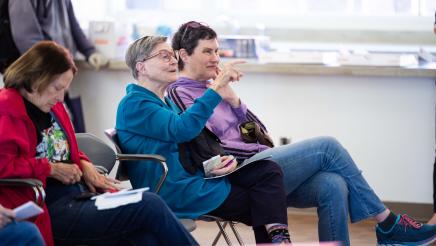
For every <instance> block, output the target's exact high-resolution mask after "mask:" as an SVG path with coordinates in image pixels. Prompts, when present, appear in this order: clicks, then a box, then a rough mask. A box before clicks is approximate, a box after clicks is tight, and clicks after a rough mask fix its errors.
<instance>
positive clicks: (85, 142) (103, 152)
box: [76, 133, 117, 172]
mask: <svg viewBox="0 0 436 246" xmlns="http://www.w3.org/2000/svg"><path fill="white" fill-rule="evenodd" d="M76 139H77V144H78V145H79V149H80V150H81V151H83V152H84V153H85V154H86V155H87V156H88V157H89V159H90V160H91V161H92V163H93V164H94V165H96V166H102V167H104V168H106V169H107V170H108V172H110V171H111V170H112V168H113V167H114V165H115V163H116V160H117V157H116V154H115V151H114V150H113V149H112V148H111V147H110V146H109V145H107V144H106V143H105V142H103V141H102V140H101V139H99V138H98V137H96V136H95V135H92V134H90V133H76Z"/></svg>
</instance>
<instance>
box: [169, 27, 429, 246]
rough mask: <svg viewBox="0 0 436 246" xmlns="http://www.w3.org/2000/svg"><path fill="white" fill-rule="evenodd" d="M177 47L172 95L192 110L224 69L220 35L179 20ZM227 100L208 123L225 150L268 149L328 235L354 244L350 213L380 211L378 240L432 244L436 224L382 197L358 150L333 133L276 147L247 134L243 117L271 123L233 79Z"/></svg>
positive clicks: (291, 195) (294, 197)
mask: <svg viewBox="0 0 436 246" xmlns="http://www.w3.org/2000/svg"><path fill="white" fill-rule="evenodd" d="M172 47H173V49H174V50H175V51H176V52H177V53H178V56H179V60H178V61H179V64H178V66H179V71H180V72H179V78H178V80H177V81H176V82H175V83H173V84H171V85H170V86H169V87H168V90H167V92H168V95H169V96H170V98H171V99H172V100H173V101H174V102H175V103H176V104H177V105H178V107H179V108H181V109H182V110H185V109H187V108H189V107H190V106H191V105H192V104H193V103H194V102H195V100H198V98H199V96H200V95H202V94H203V93H204V91H206V90H207V88H208V87H209V86H210V79H213V78H215V77H216V76H217V73H218V72H219V70H220V68H219V67H218V64H219V62H220V58H219V55H218V48H219V46H218V41H217V35H216V33H215V31H214V30H213V29H211V28H210V27H208V26H206V25H204V24H202V23H199V22H195V21H190V22H187V23H185V24H183V25H181V26H180V28H179V29H178V30H177V32H176V33H175V34H174V36H173V40H172ZM222 91H223V93H222V95H223V96H222V97H223V101H222V102H220V104H219V105H218V106H217V107H216V109H215V111H214V113H213V114H212V116H211V117H210V118H209V120H208V122H207V124H206V126H207V127H208V128H209V130H211V131H212V132H214V133H215V134H216V135H217V136H218V137H219V139H220V140H221V142H222V143H223V144H222V146H223V148H224V149H225V150H226V152H227V154H232V155H234V156H236V157H237V158H239V159H240V160H243V159H245V158H248V157H250V156H253V155H256V154H257V155H259V156H269V155H271V156H272V158H271V160H273V161H274V162H276V163H277V164H278V165H279V166H281V168H282V170H283V176H284V182H285V191H286V194H287V201H288V205H289V206H293V207H299V208H304V207H317V209H318V216H319V223H318V234H319V239H320V240H321V241H342V242H344V243H345V244H346V245H349V244H350V241H349V235H348V223H347V222H348V213H350V217H351V222H353V223H354V222H358V221H360V220H364V219H367V218H371V217H372V218H375V219H376V220H377V222H378V224H377V226H376V235H377V242H378V243H379V244H400V245H403V244H404V245H410V244H413V245H426V244H428V243H430V242H433V241H435V240H436V227H435V226H428V225H423V224H421V223H418V222H416V221H414V220H413V219H411V218H410V217H408V216H407V215H395V214H393V213H392V212H391V211H390V210H389V209H387V208H386V207H385V205H384V204H383V203H382V202H381V201H380V199H379V198H378V197H377V195H376V194H375V193H374V191H373V190H372V189H371V187H370V186H369V185H368V183H367V182H366V180H365V179H364V178H363V176H362V174H361V171H360V170H359V169H358V168H357V166H356V164H355V163H354V161H353V159H352V158H351V156H350V155H349V154H348V152H347V151H346V150H345V148H344V147H342V146H341V144H340V143H339V142H338V141H337V140H336V139H334V138H332V137H318V138H314V139H309V140H306V141H302V142H299V143H295V144H288V145H283V146H280V147H274V148H270V147H268V146H266V145H264V144H261V143H259V142H257V141H254V142H247V141H244V139H243V134H242V131H241V129H240V127H241V125H243V124H244V123H246V122H247V121H248V122H254V123H255V124H257V125H258V126H259V128H261V129H262V130H263V131H264V132H266V128H265V126H264V125H263V124H262V122H261V121H260V120H259V119H258V117H256V116H255V115H254V114H253V113H252V112H251V111H250V110H248V108H247V106H246V105H245V104H244V103H243V102H242V101H241V99H240V98H239V97H238V95H237V94H236V93H235V92H234V91H233V89H232V88H231V86H230V85H226V86H225V87H224V88H223V89H222Z"/></svg>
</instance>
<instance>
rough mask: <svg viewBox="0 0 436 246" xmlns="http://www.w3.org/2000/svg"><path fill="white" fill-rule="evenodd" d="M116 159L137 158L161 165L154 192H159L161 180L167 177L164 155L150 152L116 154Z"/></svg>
mask: <svg viewBox="0 0 436 246" xmlns="http://www.w3.org/2000/svg"><path fill="white" fill-rule="evenodd" d="M117 160H119V161H137V160H151V161H154V163H158V164H160V165H161V166H162V176H161V177H160V179H159V182H158V183H157V185H156V189H155V190H154V192H156V193H159V191H160V188H161V187H162V184H163V182H164V181H165V179H166V178H167V175H168V166H167V164H166V163H165V161H166V159H165V157H163V156H161V155H152V154H118V155H117Z"/></svg>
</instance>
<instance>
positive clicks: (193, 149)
mask: <svg viewBox="0 0 436 246" xmlns="http://www.w3.org/2000/svg"><path fill="white" fill-rule="evenodd" d="M221 144H222V142H221V141H220V139H219V138H218V137H217V136H216V135H215V134H214V133H213V132H212V131H210V130H209V129H207V128H206V127H204V128H203V130H202V131H201V132H200V134H199V135H198V136H197V137H195V138H194V139H192V140H191V141H189V142H185V143H179V144H178V146H179V160H180V163H182V166H183V168H184V169H185V170H186V171H187V172H188V173H190V174H195V172H196V171H197V170H202V171H203V172H204V168H203V162H204V161H206V160H209V159H210V158H212V157H214V156H216V155H221V156H223V155H225V152H224V149H223V147H221Z"/></svg>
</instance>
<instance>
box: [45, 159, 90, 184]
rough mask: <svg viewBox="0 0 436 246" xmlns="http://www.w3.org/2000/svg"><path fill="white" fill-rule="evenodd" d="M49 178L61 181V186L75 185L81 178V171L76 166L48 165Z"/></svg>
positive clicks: (65, 164)
mask: <svg viewBox="0 0 436 246" xmlns="http://www.w3.org/2000/svg"><path fill="white" fill-rule="evenodd" d="M50 166H51V171H50V176H49V177H52V178H55V179H57V180H59V181H61V182H62V183H63V184H66V185H69V184H75V183H77V182H79V181H80V179H81V178H82V171H81V170H80V168H79V166H77V165H76V164H68V163H62V162H56V163H50Z"/></svg>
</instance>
